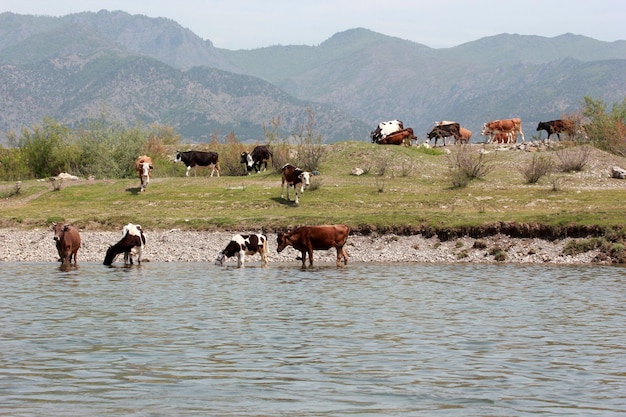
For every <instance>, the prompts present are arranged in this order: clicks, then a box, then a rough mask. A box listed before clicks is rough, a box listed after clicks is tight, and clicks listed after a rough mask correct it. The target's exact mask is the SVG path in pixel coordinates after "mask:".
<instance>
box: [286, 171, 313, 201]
mask: <svg viewBox="0 0 626 417" xmlns="http://www.w3.org/2000/svg"><path fill="white" fill-rule="evenodd" d="M282 172H283V180H282V181H283V182H282V185H281V186H280V198H285V184H286V185H287V200H290V199H289V194H290V191H291V187H293V188H294V193H295V195H296V197H295V198H296V201H295V203H296V204H300V194H302V193H303V192H304V189H305V188H306V187H308V186H309V185H310V184H311V180H310V178H311V173H310V172H307V171H303V170H301V169H300V168H297V167H295V166H293V165H291V164H285V165H283V168H282ZM290 201H291V200H290Z"/></svg>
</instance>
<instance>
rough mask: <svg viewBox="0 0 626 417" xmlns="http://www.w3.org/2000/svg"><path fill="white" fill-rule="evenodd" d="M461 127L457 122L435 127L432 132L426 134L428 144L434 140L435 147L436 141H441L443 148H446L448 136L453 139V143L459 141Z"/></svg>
mask: <svg viewBox="0 0 626 417" xmlns="http://www.w3.org/2000/svg"><path fill="white" fill-rule="evenodd" d="M460 130H461V126H460V125H459V124H458V123H457V122H452V123H448V124H444V125H439V126H435V127H434V128H433V130H431V131H430V132H429V133H428V135H427V136H428V142H429V143H430V141H431V140H432V139H435V146H437V140H439V139H443V146H446V138H449V137H450V136H453V137H454V142H455V143H456V142H457V141H458V140H461V131H460Z"/></svg>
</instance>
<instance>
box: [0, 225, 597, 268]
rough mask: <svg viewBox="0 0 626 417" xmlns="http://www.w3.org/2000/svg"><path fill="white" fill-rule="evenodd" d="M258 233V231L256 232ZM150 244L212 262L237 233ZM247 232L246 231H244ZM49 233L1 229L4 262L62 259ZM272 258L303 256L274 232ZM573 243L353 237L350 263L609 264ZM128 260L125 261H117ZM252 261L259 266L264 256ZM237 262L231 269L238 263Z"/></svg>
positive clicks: (331, 257) (327, 257)
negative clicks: (572, 249) (279, 248)
mask: <svg viewBox="0 0 626 417" xmlns="http://www.w3.org/2000/svg"><path fill="white" fill-rule="evenodd" d="M253 232H254V231H253ZM145 233H146V240H147V244H146V247H145V250H144V255H143V258H144V261H150V262H210V263H213V262H214V260H215V258H216V257H217V255H218V253H219V252H220V251H221V250H222V249H224V247H225V246H226V244H227V243H228V242H229V241H230V238H231V237H232V235H233V233H232V232H208V231H207V232H204V231H185V230H179V229H173V230H154V231H151V230H146V231H145ZM242 233H245V232H242ZM52 237H53V234H52V231H51V230H48V229H35V230H19V229H1V230H0V240H2V242H4V244H3V245H2V246H0V261H2V262H57V260H58V255H57V252H56V248H55V245H54V242H53V239H52ZM81 238H82V246H81V249H80V250H79V251H78V263H79V264H80V263H81V262H98V263H101V262H102V261H103V260H104V255H105V252H106V249H107V248H108V246H109V245H112V244H114V243H116V242H117V241H118V240H119V239H120V238H121V232H106V231H94V232H90V231H81ZM267 238H268V241H269V252H268V260H269V262H270V263H278V262H281V263H293V264H294V265H299V264H300V261H298V260H296V256H299V255H300V253H299V252H298V251H296V250H294V249H293V248H287V249H285V250H284V251H283V252H282V253H277V252H276V234H275V233H268V234H267ZM569 240H571V239H569V238H567V239H558V240H544V239H539V238H511V237H509V236H507V235H504V234H498V235H493V236H489V237H483V238H470V237H462V238H458V239H451V240H446V241H441V240H440V239H439V238H437V237H424V236H422V235H420V234H416V235H410V236H400V235H395V234H381V235H376V234H371V235H350V237H349V238H348V243H347V246H346V250H347V252H348V255H349V263H356V262H378V263H388V262H422V263H519V264H603V263H605V264H608V262H597V260H596V257H597V256H598V251H597V250H594V251H589V252H585V253H581V254H578V255H575V256H566V255H563V248H564V246H565V245H566V244H567V242H568V241H569ZM335 257H336V252H335V250H334V249H331V250H328V251H316V252H315V263H316V264H328V263H330V264H334V262H335ZM119 262H123V261H122V259H121V257H120V258H118V259H117V261H116V263H119ZM247 262H250V263H259V264H260V257H259V256H258V255H255V256H253V257H252V258H250V259H248V261H247ZM235 263H236V261H235V259H233V258H231V259H229V260H228V263H227V265H234V264H235Z"/></svg>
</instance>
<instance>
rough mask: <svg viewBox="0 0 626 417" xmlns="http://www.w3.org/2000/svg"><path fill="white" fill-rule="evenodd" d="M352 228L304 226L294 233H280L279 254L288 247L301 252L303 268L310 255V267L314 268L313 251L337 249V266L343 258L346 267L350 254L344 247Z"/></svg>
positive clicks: (344, 226) (342, 226) (341, 225)
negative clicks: (307, 256)
mask: <svg viewBox="0 0 626 417" xmlns="http://www.w3.org/2000/svg"><path fill="white" fill-rule="evenodd" d="M349 233H350V228H349V227H348V226H346V225H344V224H335V225H325V226H302V227H298V228H297V229H295V230H294V231H291V232H287V233H279V234H278V238H277V243H278V248H277V249H276V250H277V252H278V253H280V252H282V251H283V249H285V248H286V247H287V246H291V247H293V248H294V249H296V250H299V251H300V253H301V254H302V256H301V257H300V258H298V259H301V260H302V266H303V267H304V266H305V265H306V255H307V253H308V254H309V265H310V266H313V251H314V250H328V249H330V248H337V266H340V264H341V259H342V258H343V262H344V265H346V264H347V263H348V254H347V253H346V250H345V249H344V245H345V244H346V241H347V239H348V234H349Z"/></svg>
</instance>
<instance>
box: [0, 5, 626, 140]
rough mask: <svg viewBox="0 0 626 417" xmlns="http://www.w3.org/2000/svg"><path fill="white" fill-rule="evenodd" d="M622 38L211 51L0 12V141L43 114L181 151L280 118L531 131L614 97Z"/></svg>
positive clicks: (247, 136)
mask: <svg viewBox="0 0 626 417" xmlns="http://www.w3.org/2000/svg"><path fill="white" fill-rule="evenodd" d="M625 73H626V41H618V42H611V43H609V42H601V41H597V40H594V39H590V38H586V37H584V36H577V35H572V34H564V35H562V36H557V37H555V38H544V37H538V36H521V35H508V34H501V35H497V36H492V37H488V38H484V39H480V40H477V41H473V42H469V43H466V44H463V45H459V46H456V47H453V48H444V49H433V48H429V47H427V46H425V45H421V44H418V43H414V42H409V41H406V40H402V39H398V38H394V37H389V36H386V35H383V34H379V33H375V32H372V31H369V30H367V29H363V28H356V29H349V30H346V31H344V32H341V33H337V34H335V35H334V36H332V37H331V38H329V39H328V40H326V41H324V42H322V43H321V44H320V45H318V46H298V45H291V46H272V47H267V48H260V49H256V50H240V51H229V50H224V49H219V48H215V47H214V46H213V44H212V43H211V41H210V40H203V39H201V38H199V37H198V36H196V35H195V34H193V33H192V32H190V31H189V30H188V29H185V28H183V27H181V26H180V25H179V24H177V23H176V22H174V21H172V20H170V19H164V18H148V17H146V16H141V15H130V14H128V13H125V12H107V11H101V12H98V13H78V14H72V15H67V16H64V17H59V18H53V17H46V16H21V15H15V14H12V13H2V14H0V77H2V79H3V80H6V81H5V85H4V86H3V88H2V89H0V99H1V100H0V132H3V133H6V132H9V131H18V132H19V131H20V130H21V129H22V128H23V127H31V126H33V125H34V124H37V123H39V122H40V121H41V120H42V118H43V117H53V118H55V119H57V120H59V121H61V122H62V123H68V124H77V123H84V122H86V121H88V120H90V119H93V118H99V117H102V116H105V117H107V118H110V119H115V120H120V121H122V122H124V123H127V124H133V123H144V124H150V123H166V124H169V125H172V126H173V127H175V128H176V129H177V130H178V131H179V132H180V133H181V134H182V135H183V138H184V140H185V141H200V142H204V141H207V140H208V138H210V137H211V135H215V134H217V135H218V136H222V137H223V136H225V135H226V134H227V133H229V132H231V131H232V132H234V133H235V135H236V136H237V137H238V138H239V139H240V140H242V141H249V142H258V141H262V140H263V126H264V125H268V124H269V123H270V121H271V120H272V119H273V118H276V117H280V119H281V122H282V123H283V125H282V126H281V128H282V132H283V134H284V135H285V136H287V135H289V134H291V133H293V132H297V131H298V130H300V127H301V126H302V125H303V124H305V123H306V122H307V109H311V110H312V111H313V113H314V115H315V119H316V123H317V125H316V127H317V129H318V131H319V133H320V134H321V135H322V137H323V139H324V141H325V142H328V143H331V142H336V141H342V140H347V139H352V140H363V141H367V140H369V131H370V130H372V129H373V127H374V126H375V125H376V123H378V122H379V121H382V120H389V119H395V118H398V119H401V120H403V121H404V122H405V125H407V126H411V127H413V128H414V129H415V131H416V133H417V134H418V136H420V137H422V138H423V137H424V136H425V134H426V132H427V131H428V130H429V129H430V128H431V126H432V122H433V121H434V120H442V119H454V120H457V121H459V122H461V124H463V125H464V126H466V127H468V128H469V129H470V130H472V131H474V138H475V140H480V139H481V138H480V135H479V130H480V126H481V125H482V123H484V122H485V121H487V120H491V119H496V118H506V117H512V116H518V117H521V118H522V119H523V121H524V129H525V130H526V133H527V135H529V134H530V135H532V134H534V128H535V126H536V124H537V122H538V121H540V120H549V119H554V118H558V117H560V116H562V114H563V113H569V112H573V111H576V110H578V109H579V108H580V104H581V102H582V99H583V97H584V96H591V97H594V98H596V99H600V100H603V101H605V102H607V103H609V104H611V103H613V102H621V101H622V100H623V99H624V97H626V82H625V79H624V75H623V74H625Z"/></svg>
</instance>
